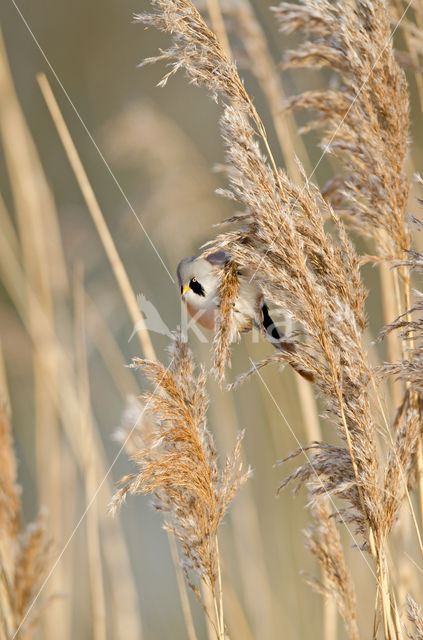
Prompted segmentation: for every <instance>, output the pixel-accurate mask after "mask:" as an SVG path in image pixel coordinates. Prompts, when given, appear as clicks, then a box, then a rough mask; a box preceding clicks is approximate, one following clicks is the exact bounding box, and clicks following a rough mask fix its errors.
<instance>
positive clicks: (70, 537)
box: [11, 0, 174, 640]
mask: <svg viewBox="0 0 423 640" xmlns="http://www.w3.org/2000/svg"><path fill="white" fill-rule="evenodd" d="M12 1H13V0H12ZM173 360H174V358H172V359H171V361H170V362H169V364H168V366H167V368H166V370H165V372H164V373H163V375H162V377H161V379H160V382H158V383H157V384H156V386H155V388H154V391H153V393H152V396H153V395H154V394H155V393H156V391H157V389H158V388H159V387H160V384H161V382H162V380H163V379H164V377H165V376H166V374H167V372H168V371H169V369H170V367H171V366H172V363H173ZM150 402H151V398H150V400H148V401H147V403H146V405H145V407H143V409H142V411H140V413H139V415H138V417H137V419H136V421H135V423H134V426H133V427H132V429H131V430H130V432H129V433H128V435H127V436H126V439H125V441H124V443H123V444H122V446H121V448H120V449H119V451H118V452H117V454H116V456H115V457H114V459H113V461H112V463H111V465H110V466H109V468H108V470H107V472H106V475H105V476H104V478H103V479H102V481H101V482H100V484H99V485H98V487H97V489H96V490H95V492H94V494H93V495H92V497H91V499H90V501H89V503H88V504H87V506H86V507H85V511H84V513H83V514H82V516H81V517H80V518H79V520H78V522H77V524H76V525H75V527H74V529H73V531H72V533H71V534H70V536H69V538H68V539H67V541H66V543H65V545H64V547H63V549H62V550H61V552H60V553H59V555H58V557H57V558H56V561H55V563H54V564H53V566H52V567H51V569H50V571H49V572H48V574H47V576H46V577H45V579H44V581H43V583H42V585H41V587H40V588H39V590H38V592H37V594H36V596H35V597H34V599H33V600H32V602H31V604H30V605H29V607H28V609H27V610H26V613H25V615H24V617H23V618H22V620H21V622H20V623H19V627H18V628H17V629H16V631H15V633H14V635H13V636H12V638H11V640H15V638H16V636H17V635H18V633H19V631H20V630H21V628H22V625H23V624H24V622H25V620H26V619H27V617H28V616H29V614H30V612H31V611H32V609H33V607H34V605H35V603H36V602H37V600H38V598H39V597H40V595H41V593H42V591H43V590H44V587H45V586H46V584H47V582H48V581H49V580H50V578H51V576H52V575H53V572H54V570H55V569H56V567H57V565H58V564H59V562H60V560H61V559H62V556H63V554H64V553H65V551H66V549H67V548H68V546H69V545H70V543H71V542H72V539H73V537H74V536H75V534H76V532H77V531H78V529H79V527H80V525H81V524H82V522H83V521H84V519H85V516H86V515H87V513H88V511H89V510H90V508H91V506H92V505H93V504H94V502H95V499H96V498H97V496H98V494H99V493H100V491H101V488H102V487H103V485H104V483H105V482H106V480H107V478H108V477H109V475H110V473H111V471H112V469H113V467H114V466H115V464H116V461H117V459H118V458H119V456H120V454H121V453H122V451H123V450H124V448H125V446H126V443H127V442H128V440H129V438H130V437H131V436H132V434H133V432H134V430H135V428H136V426H137V425H138V423H139V421H140V420H141V418H142V416H143V415H144V412H145V411H146V409H147V407H148V405H149V404H150Z"/></svg>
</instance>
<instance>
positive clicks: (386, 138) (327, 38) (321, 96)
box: [274, 0, 410, 258]
mask: <svg viewBox="0 0 423 640" xmlns="http://www.w3.org/2000/svg"><path fill="white" fill-rule="evenodd" d="M274 12H275V15H276V18H277V20H278V22H279V25H280V29H281V31H282V33H284V34H289V33H292V32H294V31H302V32H303V33H304V34H306V35H307V36H309V37H310V40H309V41H307V42H305V43H303V44H302V45H300V46H298V47H296V49H295V50H292V51H288V52H287V53H286V55H285V61H284V62H285V64H284V66H285V68H290V69H298V68H302V67H310V68H314V69H321V68H322V67H326V68H329V69H330V70H332V71H334V72H335V73H336V74H337V77H338V78H339V86H338V87H337V88H331V89H328V88H324V89H322V90H320V89H319V90H312V91H305V92H303V93H301V94H300V95H298V96H293V97H291V98H290V99H289V100H288V101H287V103H286V108H287V109H288V110H295V111H297V110H302V109H307V110H312V111H314V112H317V118H315V119H314V120H311V121H310V122H309V123H308V124H307V125H305V126H304V127H303V128H302V130H301V131H302V132H303V133H305V132H306V131H309V130H311V129H319V130H322V142H321V146H322V148H323V149H324V152H325V153H329V154H332V155H334V156H335V157H336V158H337V159H338V160H340V162H341V166H342V167H343V169H344V172H343V174H342V180H339V178H338V177H335V178H334V179H333V182H332V187H333V189H332V193H333V196H338V197H339V200H340V201H341V203H342V204H341V206H342V208H343V213H344V216H345V218H346V219H347V220H348V222H349V223H350V224H351V225H352V226H353V227H354V230H355V231H357V232H358V233H360V234H361V235H363V236H365V237H368V238H372V239H373V241H374V248H375V249H376V250H377V251H378V253H379V254H380V255H382V256H384V257H385V258H396V257H397V256H398V255H400V254H402V252H403V251H405V250H407V249H408V248H409V246H410V234H409V231H408V229H407V226H406V223H405V215H406V207H407V201H408V192H409V183H408V179H407V176H406V174H405V170H404V163H405V158H406V155H407V152H408V148H409V139H408V128H409V101H408V88H407V81H406V78H405V73H404V71H403V70H402V69H401V68H400V66H399V64H398V62H397V60H396V57H395V54H394V50H393V45H392V37H393V35H392V34H391V29H390V15H389V11H388V10H387V5H386V3H385V2H384V1H383V0H376V1H370V0H363V1H360V2H356V0H348V1H347V2H343V3H329V2H316V1H315V0H303V1H302V2H299V3H293V4H291V3H288V2H281V3H280V4H279V5H278V6H277V7H274ZM313 36H314V37H313Z"/></svg>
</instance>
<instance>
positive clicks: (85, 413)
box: [73, 265, 107, 640]
mask: <svg viewBox="0 0 423 640" xmlns="http://www.w3.org/2000/svg"><path fill="white" fill-rule="evenodd" d="M73 290H74V293H73V297H74V309H75V351H76V354H75V361H76V379H77V382H78V387H77V390H76V391H77V395H78V404H79V407H80V429H81V433H80V435H81V437H82V441H81V450H82V451H83V452H84V454H85V461H84V468H85V472H84V486H85V503H86V504H89V501H90V499H91V496H93V495H94V493H95V491H96V489H97V477H96V476H97V474H96V468H95V467H96V462H95V457H94V456H93V452H94V451H95V443H94V442H93V440H92V437H91V435H92V433H93V432H94V429H93V425H92V423H91V420H92V418H91V402H90V385H89V377H88V362H87V352H86V349H87V346H86V327H85V306H84V289H83V269H82V266H81V265H79V266H78V265H77V266H76V268H75V275H74V286H73ZM86 526H87V552H88V574H89V582H90V589H91V606H92V633H93V639H94V640H105V639H106V634H107V632H106V602H105V593H104V586H103V585H104V580H103V562H102V558H101V543H100V521H99V513H98V505H97V503H96V502H94V503H93V504H92V505H91V507H90V509H89V510H88V512H87V517H86Z"/></svg>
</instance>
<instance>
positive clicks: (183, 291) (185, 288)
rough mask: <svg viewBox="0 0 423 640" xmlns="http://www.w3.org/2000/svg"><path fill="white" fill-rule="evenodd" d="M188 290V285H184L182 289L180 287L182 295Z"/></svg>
mask: <svg viewBox="0 0 423 640" xmlns="http://www.w3.org/2000/svg"><path fill="white" fill-rule="evenodd" d="M188 291H189V285H186V286H185V287H184V288H183V289H182V295H183V296H184V295H185V294H186V293H188Z"/></svg>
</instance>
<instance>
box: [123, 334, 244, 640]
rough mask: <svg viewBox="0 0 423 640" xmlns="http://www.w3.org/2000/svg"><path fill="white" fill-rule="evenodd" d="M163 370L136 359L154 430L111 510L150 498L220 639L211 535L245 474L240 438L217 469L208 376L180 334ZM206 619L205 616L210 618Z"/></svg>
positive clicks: (218, 580)
mask: <svg viewBox="0 0 423 640" xmlns="http://www.w3.org/2000/svg"><path fill="white" fill-rule="evenodd" d="M170 353H171V361H170V364H169V366H168V367H167V368H165V367H164V366H163V365H162V364H160V363H155V362H151V361H147V360H141V359H139V358H135V359H134V360H133V367H135V368H139V369H141V370H142V371H144V373H145V374H146V375H147V377H148V379H149V380H150V381H151V382H152V383H153V384H154V385H155V390H154V391H152V392H150V393H146V394H145V395H144V397H143V402H144V403H145V411H146V412H147V415H149V416H151V417H152V418H153V419H154V424H155V428H154V432H153V434H151V432H149V433H148V435H147V438H146V439H144V444H143V446H142V447H141V448H139V449H138V451H137V453H136V454H135V455H134V456H132V459H133V460H134V461H135V462H136V464H137V466H138V472H137V473H133V474H130V475H128V476H126V477H125V478H123V479H122V481H121V485H122V486H121V487H120V488H119V489H118V491H117V492H116V493H115V495H114V497H113V500H112V503H111V508H112V510H113V511H114V510H116V508H117V507H118V506H119V505H120V504H121V503H122V502H123V501H124V500H125V498H126V496H127V495H128V494H131V495H137V494H153V495H154V502H153V504H154V507H155V508H156V509H158V510H159V511H161V512H162V513H163V514H164V518H165V524H164V527H165V529H166V530H167V531H169V532H170V533H171V534H172V535H174V536H175V538H176V539H177V540H178V542H179V545H180V548H181V551H182V566H183V570H184V573H185V576H186V578H187V581H188V584H189V585H190V587H191V588H192V589H193V591H194V593H195V594H196V595H197V597H198V598H199V599H200V601H201V602H202V603H203V605H204V606H205V608H206V610H207V607H206V604H205V600H204V598H203V597H202V594H201V591H200V590H199V587H198V584H196V580H195V579H197V583H198V579H199V580H200V582H202V583H204V585H206V587H207V588H209V589H210V590H211V593H212V596H213V601H214V604H215V617H214V620H213V623H214V625H215V629H216V635H217V637H218V638H223V637H224V622H223V608H222V607H223V605H222V591H221V589H222V587H221V577H220V564H219V550H218V543H217V533H218V528H219V525H220V523H221V522H222V519H223V517H224V515H225V512H226V510H227V508H228V506H229V504H230V502H231V501H232V499H233V498H234V496H235V494H236V493H237V491H238V489H239V488H240V486H241V485H242V484H243V483H244V482H245V481H246V480H247V478H248V476H249V474H250V471H249V470H247V471H243V470H242V462H241V460H240V454H241V440H242V436H243V434H242V433H241V434H239V436H238V439H237V443H236V446H235V448H234V450H233V452H232V454H231V455H230V456H228V457H227V459H226V462H225V465H224V467H223V469H222V470H219V467H218V464H217V453H216V448H215V445H214V442H213V438H212V435H211V433H210V431H209V430H208V429H207V419H206V412H207V403H208V400H207V393H206V387H205V385H206V374H205V370H204V368H200V371H199V373H198V374H195V367H194V362H193V359H192V355H191V352H190V350H189V349H188V345H187V343H186V342H185V341H184V340H183V338H182V336H181V334H177V335H175V338H174V343H173V345H172V347H171V350H170ZM208 614H209V615H210V612H208Z"/></svg>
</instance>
